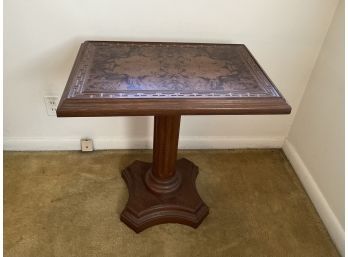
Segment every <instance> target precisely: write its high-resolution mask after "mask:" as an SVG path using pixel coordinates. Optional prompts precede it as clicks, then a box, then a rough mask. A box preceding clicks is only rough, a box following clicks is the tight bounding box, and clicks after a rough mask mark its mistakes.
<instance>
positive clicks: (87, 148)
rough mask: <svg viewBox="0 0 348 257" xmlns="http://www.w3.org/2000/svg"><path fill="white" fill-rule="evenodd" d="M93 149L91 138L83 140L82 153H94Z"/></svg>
mask: <svg viewBox="0 0 348 257" xmlns="http://www.w3.org/2000/svg"><path fill="white" fill-rule="evenodd" d="M93 150H94V149H93V140H92V139H90V138H82V139H81V151H82V152H92V151H93Z"/></svg>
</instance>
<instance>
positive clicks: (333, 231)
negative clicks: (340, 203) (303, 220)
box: [283, 139, 344, 256]
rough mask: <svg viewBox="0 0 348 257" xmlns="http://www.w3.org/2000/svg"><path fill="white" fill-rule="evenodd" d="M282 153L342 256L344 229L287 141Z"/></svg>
mask: <svg viewBox="0 0 348 257" xmlns="http://www.w3.org/2000/svg"><path fill="white" fill-rule="evenodd" d="M283 151H284V153H285V155H286V156H287V158H288V159H289V161H290V163H291V164H292V166H293V168H294V170H295V172H296V174H297V176H298V177H299V179H300V180H301V182H302V185H303V186H304V188H305V190H306V191H307V194H308V195H309V197H310V198H311V200H312V202H313V204H314V206H315V208H316V210H317V212H318V213H319V215H320V217H321V219H322V220H323V222H324V224H325V226H326V228H327V230H328V232H329V234H330V236H331V238H332V240H333V241H334V243H335V244H336V247H337V249H338V250H339V252H340V253H341V255H342V256H344V228H343V227H342V226H341V224H340V222H339V221H338V219H337V217H336V215H335V214H334V212H333V211H332V209H331V207H330V206H329V204H328V202H327V201H326V199H325V197H324V195H323V194H322V192H321V190H320V188H319V187H318V185H317V183H316V182H315V180H314V179H313V177H312V175H311V173H310V171H309V170H308V168H307V167H306V165H305V163H304V162H303V160H302V159H301V157H300V156H299V154H298V153H297V151H296V149H295V147H294V146H293V145H292V144H291V143H290V142H289V141H288V140H287V139H286V140H285V142H284V145H283Z"/></svg>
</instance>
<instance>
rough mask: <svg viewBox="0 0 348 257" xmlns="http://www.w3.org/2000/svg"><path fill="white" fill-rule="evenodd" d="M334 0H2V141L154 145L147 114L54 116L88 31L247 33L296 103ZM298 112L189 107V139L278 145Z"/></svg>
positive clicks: (47, 145)
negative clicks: (214, 111) (227, 112)
mask: <svg viewBox="0 0 348 257" xmlns="http://www.w3.org/2000/svg"><path fill="white" fill-rule="evenodd" d="M337 2H338V1H337V0H321V1H317V0H307V1H302V0H292V1H279V0H265V1H257V0H214V1H213V0H210V1H202V0H199V1H198V0H191V1H187V0H175V1H174V0H172V1H170V0H147V1H141V0H138V1H136V0H127V1H115V0H99V1H92V0H75V1H71V0H59V1H47V0H31V1H25V0H5V1H4V147H5V149H17V150H25V149H68V148H69V149H75V148H76V149H77V148H78V139H79V138H80V137H81V136H90V137H92V138H94V139H95V140H96V145H97V147H98V148H108V147H111V148H112V147H114V148H122V147H146V146H150V147H151V141H149V139H151V135H152V119H151V118H146V117H143V118H118V117H114V118H73V119H70V118H62V119H57V118H55V117H48V116H47V115H46V112H45V108H44V102H43V96H44V95H60V94H61V93H62V91H63V88H64V86H65V83H66V80H67V78H68V75H69V72H70V69H71V66H72V64H73V60H74V58H75V56H76V53H77V50H78V48H79V45H80V43H81V42H83V41H84V40H93V39H94V40H99V39H104V40H143V41H144V40H145V41H146V40H148V41H190V42H223V43H244V44H246V45H247V46H248V47H249V49H250V50H251V52H252V53H253V54H254V55H255V57H256V58H257V59H258V61H259V62H260V64H261V65H262V66H263V67H264V69H265V70H266V71H267V73H268V75H269V76H270V77H271V78H272V80H273V81H274V82H275V84H276V85H277V86H278V88H279V89H280V91H281V92H282V93H283V95H284V96H285V97H286V99H287V100H288V102H289V103H290V104H291V105H292V107H293V113H295V112H296V109H297V106H298V104H299V100H300V98H301V96H302V94H303V91H304V88H305V86H306V84H307V82H308V79H309V75H310V72H311V70H312V68H313V65H314V63H315V60H316V57H317V55H318V52H319V49H320V46H321V44H322V42H323V39H324V37H325V34H326V32H327V29H328V26H329V24H330V21H331V18H332V16H333V13H334V10H335V7H336V5H337ZM292 118H293V114H292V115H285V116H280V115H279V116H209V117H208V116H200V117H198V116H196V117H184V118H183V121H182V131H181V132H182V133H181V145H182V146H183V147H218V148H219V147H220V148H224V147H246V146H249V147H280V146H281V145H282V142H283V139H284V137H285V136H286V135H287V133H288V130H289V127H290V124H291V122H292Z"/></svg>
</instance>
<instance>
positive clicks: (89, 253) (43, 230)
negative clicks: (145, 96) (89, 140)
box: [4, 150, 338, 257]
mask: <svg viewBox="0 0 348 257" xmlns="http://www.w3.org/2000/svg"><path fill="white" fill-rule="evenodd" d="M180 155H181V156H184V157H186V158H188V159H190V160H192V161H193V162H195V163H196V164H197V165H198V166H199V167H200V173H199V175H198V179H197V186H198V191H199V192H200V194H201V196H202V198H203V200H204V201H205V202H206V203H207V204H208V206H209V207H210V214H209V216H208V217H207V218H206V219H205V220H204V221H203V223H202V224H201V226H200V227H199V228H198V229H196V230H195V229H192V228H190V227H186V226H183V225H177V224H165V225H159V226H155V227H152V228H150V229H148V230H145V231H144V232H142V233H140V234H135V233H134V232H133V231H132V230H130V229H129V228H128V227H126V226H125V225H124V224H123V223H122V222H120V220H119V214H120V212H121V211H122V209H123V206H124V205H125V203H126V201H127V197H128V195H127V189H126V185H125V183H124V182H123V180H122V178H121V175H120V171H121V170H122V168H124V167H126V166H127V165H128V164H130V163H131V162H132V161H133V160H135V159H139V160H151V151H97V152H93V153H80V152H5V154H4V178H5V181H4V190H5V191H4V192H5V195H4V206H5V213H4V221H5V227H4V235H5V242H4V249H5V256H6V257H70V256H74V257H80V256H81V257H104V256H105V257H108V256H132V257H133V256H153V257H156V256H168V257H171V256H183V257H189V256H200V257H204V256H238V257H244V256H253V257H262V256H270V257H278V256H279V257H287V256H294V257H295V256H296V257H302V256H303V257H311V256H313V257H320V256H323V257H329V256H338V253H337V251H336V249H335V247H334V245H333V243H332V241H331V240H330V238H329V236H328V234H327V231H326V230H325V228H324V226H323V224H322V222H321V220H320V219H319V217H318V215H317V213H316V211H315V210H314V208H313V205H312V204H311V202H310V200H309V199H308V197H307V195H306V193H305V192H304V190H303V188H302V186H301V184H300V183H299V181H298V179H297V177H296V176H295V173H294V171H293V170H292V168H291V166H290V165H289V163H288V161H287V160H286V159H285V157H284V155H283V153H282V152H281V151H280V150H236V151H227V150H218V151H202V150H200V151H182V152H180Z"/></svg>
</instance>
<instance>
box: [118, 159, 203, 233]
mask: <svg viewBox="0 0 348 257" xmlns="http://www.w3.org/2000/svg"><path fill="white" fill-rule="evenodd" d="M150 169H151V163H147V162H141V161H135V162H134V163H133V164H131V165H130V166H129V167H127V168H126V169H125V170H124V171H123V172H122V177H123V179H124V180H125V182H126V184H127V186H128V192H129V198H128V202H127V204H126V207H125V208H124V210H123V211H122V213H121V220H122V221H123V222H124V223H126V224H127V225H128V226H129V227H130V228H132V229H133V230H134V231H135V232H137V233H139V232H141V231H143V230H144V229H146V228H148V227H151V226H154V225H158V224H163V223H180V224H183V225H188V226H191V227H193V228H197V227H198V226H199V224H201V222H202V221H203V220H204V218H205V217H206V216H207V215H208V213H209V209H208V207H207V205H206V204H205V203H204V202H203V201H202V199H201V198H200V196H199V194H198V193H197V190H196V185H195V180H196V177H197V175H198V167H197V166H196V165H194V164H193V163H192V162H191V161H189V160H187V159H180V160H178V161H177V162H176V173H177V174H179V176H180V177H182V180H181V181H182V182H181V184H180V187H179V188H178V189H177V190H175V191H171V192H168V193H164V194H158V193H155V192H153V191H151V190H149V189H148V187H147V185H146V184H145V183H144V177H145V176H146V174H147V173H148V172H149V171H150Z"/></svg>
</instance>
